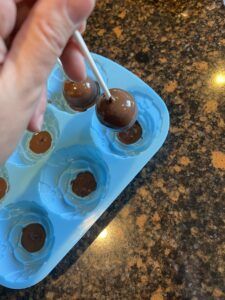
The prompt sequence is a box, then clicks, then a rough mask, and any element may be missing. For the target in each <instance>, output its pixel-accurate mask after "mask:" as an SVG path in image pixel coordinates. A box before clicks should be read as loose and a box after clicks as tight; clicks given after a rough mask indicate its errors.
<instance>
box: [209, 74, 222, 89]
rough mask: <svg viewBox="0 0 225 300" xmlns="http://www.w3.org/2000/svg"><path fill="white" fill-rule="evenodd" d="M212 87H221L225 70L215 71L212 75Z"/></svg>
mask: <svg viewBox="0 0 225 300" xmlns="http://www.w3.org/2000/svg"><path fill="white" fill-rule="evenodd" d="M212 85H213V87H222V86H224V85H225V72H216V73H215V74H214V75H213V76H212Z"/></svg>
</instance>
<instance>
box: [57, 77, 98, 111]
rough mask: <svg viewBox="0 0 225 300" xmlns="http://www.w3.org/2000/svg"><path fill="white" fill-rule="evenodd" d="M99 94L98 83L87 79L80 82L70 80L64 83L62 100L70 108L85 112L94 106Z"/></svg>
mask: <svg viewBox="0 0 225 300" xmlns="http://www.w3.org/2000/svg"><path fill="white" fill-rule="evenodd" d="M99 92H100V89H99V85H98V83H97V82H95V81H93V80H92V79H91V78H89V77H87V78H86V80H84V81H81V82H75V81H71V80H66V81H65V82H64V87H63V95H64V98H65V100H66V102H67V104H68V105H69V106H70V108H72V109H73V110H76V111H81V112H82V111H86V110H87V109H88V108H89V107H91V106H93V105H95V103H96V100H97V98H98V96H99Z"/></svg>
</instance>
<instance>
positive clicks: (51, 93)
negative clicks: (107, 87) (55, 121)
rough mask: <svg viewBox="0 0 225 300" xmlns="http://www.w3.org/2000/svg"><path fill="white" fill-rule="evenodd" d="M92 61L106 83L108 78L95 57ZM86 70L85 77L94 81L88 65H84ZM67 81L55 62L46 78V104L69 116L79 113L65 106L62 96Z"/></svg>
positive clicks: (60, 66)
mask: <svg viewBox="0 0 225 300" xmlns="http://www.w3.org/2000/svg"><path fill="white" fill-rule="evenodd" d="M94 60H95V63H96V65H97V68H98V70H99V72H100V73H101V75H102V77H103V79H104V81H105V82H106V83H108V77H107V73H106V71H105V69H104V67H103V66H102V64H101V63H100V62H99V60H98V58H95V56H94ZM86 70H87V76H88V77H90V78H91V79H92V80H94V81H96V78H95V76H94V74H93V72H92V70H91V69H90V67H89V66H88V64H86ZM67 79H68V77H67V76H66V74H65V72H64V70H63V68H62V65H61V64H60V63H59V62H57V64H56V65H55V66H54V68H53V70H52V72H51V74H50V76H49V78H48V82H47V95H48V103H50V104H52V105H54V106H55V107H57V108H58V109H59V110H61V111H65V112H67V113H70V114H75V113H79V112H78V111H75V110H73V109H72V108H70V106H69V105H68V104H67V102H66V101H65V98H64V96H63V85H64V81H65V80H67ZM100 93H101V92H100ZM90 109H93V106H91V107H90V108H88V109H87V110H90ZM83 113H84V112H83Z"/></svg>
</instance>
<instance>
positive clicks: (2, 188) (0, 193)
mask: <svg viewBox="0 0 225 300" xmlns="http://www.w3.org/2000/svg"><path fill="white" fill-rule="evenodd" d="M7 191H8V183H7V181H6V180H5V179H4V178H3V177H0V199H2V198H3V197H4V196H5V194H6V193H7Z"/></svg>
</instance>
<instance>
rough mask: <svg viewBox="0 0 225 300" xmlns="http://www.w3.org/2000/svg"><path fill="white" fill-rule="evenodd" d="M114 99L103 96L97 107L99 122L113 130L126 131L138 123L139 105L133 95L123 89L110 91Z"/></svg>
mask: <svg viewBox="0 0 225 300" xmlns="http://www.w3.org/2000/svg"><path fill="white" fill-rule="evenodd" d="M110 92H111V95H112V98H111V99H110V100H107V99H106V98H105V95H102V96H101V97H100V98H99V100H98V102H97V105H96V114H97V117H98V119H99V121H100V122H101V123H102V124H103V125H105V126H107V127H109V128H112V129H116V130H125V129H127V128H129V127H131V126H132V125H133V124H134V122H135V121H136V117H137V111H138V109H137V105H136V102H135V100H134V98H133V96H132V95H131V94H129V93H128V92H126V91H124V90H121V89H111V90H110Z"/></svg>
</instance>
